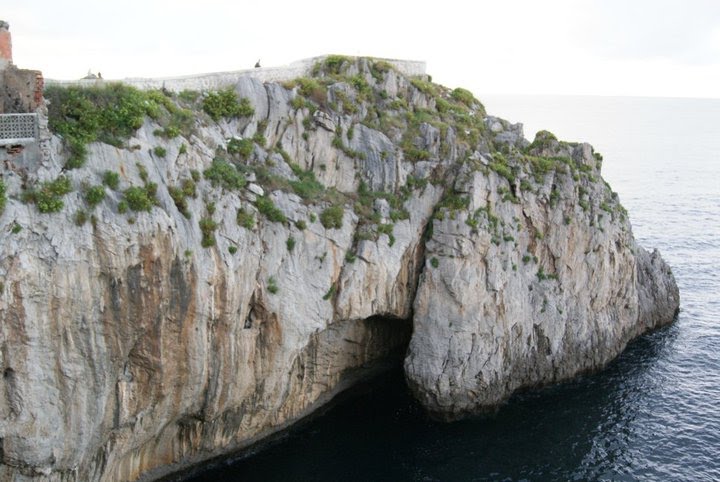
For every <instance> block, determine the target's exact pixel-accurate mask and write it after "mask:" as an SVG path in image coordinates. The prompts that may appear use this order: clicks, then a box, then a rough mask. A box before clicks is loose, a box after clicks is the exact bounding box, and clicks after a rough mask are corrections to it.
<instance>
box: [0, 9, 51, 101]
mask: <svg viewBox="0 0 720 482" xmlns="http://www.w3.org/2000/svg"><path fill="white" fill-rule="evenodd" d="M43 86H44V81H43V76H42V72H40V71H39V70H28V69H19V68H17V67H16V66H15V64H13V58H12V39H11V37H10V26H9V24H8V23H7V22H5V21H3V20H0V114H11V113H12V114H16V113H27V112H35V110H36V109H37V108H38V107H40V106H41V105H42V101H43Z"/></svg>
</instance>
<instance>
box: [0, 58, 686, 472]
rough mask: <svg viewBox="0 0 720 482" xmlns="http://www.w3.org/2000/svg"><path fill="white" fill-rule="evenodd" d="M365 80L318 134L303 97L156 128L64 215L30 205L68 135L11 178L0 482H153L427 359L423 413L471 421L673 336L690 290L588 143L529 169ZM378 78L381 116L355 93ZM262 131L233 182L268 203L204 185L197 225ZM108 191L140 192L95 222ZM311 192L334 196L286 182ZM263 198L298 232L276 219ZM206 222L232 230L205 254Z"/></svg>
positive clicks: (14, 160)
mask: <svg viewBox="0 0 720 482" xmlns="http://www.w3.org/2000/svg"><path fill="white" fill-rule="evenodd" d="M345 74H346V75H348V76H352V77H351V81H352V82H351V83H347V82H341V83H340V84H342V85H339V84H338V83H336V84H335V85H336V86H338V85H339V86H338V87H336V88H335V90H332V89H329V90H330V91H331V96H332V95H335V94H334V93H337V92H344V93H345V95H346V97H348V96H349V93H353V96H355V99H356V100H355V101H354V102H355V103H356V104H357V106H356V107H357V108H356V109H354V111H350V110H348V109H347V107H344V108H341V107H337V106H329V105H317V106H315V108H317V110H315V112H311V109H310V108H308V107H307V106H305V107H299V108H298V107H297V104H295V103H293V99H295V98H296V96H298V95H300V94H299V93H298V91H299V88H298V87H297V86H296V87H294V88H293V89H292V90H289V89H287V88H285V87H283V86H280V85H277V84H261V83H259V82H256V81H250V80H248V81H247V82H245V81H244V82H242V83H241V84H239V85H238V86H237V89H236V91H237V92H238V93H239V94H240V95H241V96H243V97H246V98H248V99H249V100H250V103H251V104H252V105H253V106H254V108H255V114H254V115H253V116H252V117H250V118H245V119H239V120H238V119H235V120H222V121H219V122H217V123H215V122H211V121H209V119H208V118H207V117H202V116H199V117H198V119H197V120H196V124H195V129H194V132H193V133H192V135H185V136H182V137H178V138H174V139H169V140H168V139H163V138H159V137H158V136H157V129H158V125H157V124H155V123H154V122H152V121H150V120H147V121H146V122H145V124H144V125H143V126H142V127H141V128H140V129H139V130H138V131H137V132H136V134H135V137H134V138H132V139H130V140H129V141H128V143H127V145H128V146H131V148H117V147H113V146H110V145H106V144H101V143H94V144H91V145H90V152H89V156H88V159H87V162H86V164H85V166H84V167H83V168H81V169H75V170H69V171H66V172H65V175H66V176H67V177H69V178H70V180H71V182H72V185H73V186H74V187H75V189H78V190H76V191H74V192H72V193H70V194H68V195H67V196H65V197H64V202H65V207H64V208H63V209H62V210H61V211H60V212H59V213H56V214H40V213H38V212H37V209H36V208H35V206H33V205H32V204H24V203H23V202H21V201H20V197H21V194H22V191H23V189H24V188H25V187H26V186H28V185H31V184H32V183H34V182H36V181H38V180H39V181H44V180H49V179H54V178H55V177H56V176H57V175H58V174H59V173H61V172H62V170H63V168H62V166H63V164H64V162H65V158H66V153H65V151H64V148H63V146H62V143H61V141H60V139H58V138H57V137H55V136H53V137H49V136H48V137H47V138H46V139H44V140H43V142H42V144H41V147H42V149H40V150H39V151H33V152H37V153H42V155H40V154H37V155H36V158H35V159H33V162H35V164H34V165H37V168H35V169H32V170H30V171H28V170H27V169H25V168H24V166H23V165H19V163H20V162H21V161H22V162H25V157H27V156H26V155H20V156H15V157H12V156H7V159H6V160H5V163H4V167H3V177H4V181H5V185H6V186H7V192H8V194H9V199H8V203H7V206H6V208H5V211H4V213H3V214H2V217H0V230H1V232H2V243H1V244H0V278H1V279H2V290H1V291H2V292H1V293H0V366H2V370H3V381H2V393H0V439H1V443H2V451H1V452H0V453H1V454H2V455H1V457H2V459H1V462H2V463H1V464H0V480H18V481H20V480H48V481H60V480H63V481H69V480H77V481H90V480H105V481H109V480H137V479H145V480H149V479H152V478H154V477H158V476H160V475H162V474H164V473H167V472H168V471H172V470H178V469H180V468H183V467H186V466H188V465H189V464H193V463H197V462H200V461H202V460H205V459H207V458H210V457H213V456H216V455H219V454H222V453H227V452H229V451H232V450H236V449H238V448H242V447H244V446H247V445H248V444H250V443H253V442H255V441H257V440H260V439H262V438H263V437H265V436H267V435H268V434H270V433H272V432H274V431H277V430H280V429H282V428H284V427H287V426H288V425H290V424H292V423H293V422H295V421H297V420H299V419H300V418H302V417H303V416H305V415H307V414H308V413H310V412H312V411H313V410H314V409H315V408H317V407H318V406H320V405H321V404H323V403H325V402H327V401H328V400H329V399H330V398H332V396H334V395H335V394H336V393H338V392H339V391H341V390H343V389H345V388H347V387H348V386H349V385H351V384H352V383H354V382H355V381H356V380H357V379H359V378H361V377H363V376H367V375H368V374H370V373H372V372H373V370H374V369H375V368H376V367H377V366H378V363H379V362H381V361H383V360H387V359H388V357H390V358H391V359H392V357H393V356H395V357H396V358H395V359H396V360H399V358H397V357H398V356H400V357H402V355H403V354H404V353H405V350H406V349H407V352H406V358H405V370H406V373H407V379H408V381H409V384H410V386H411V388H412V389H413V391H414V393H415V394H416V395H417V396H418V398H419V399H420V400H421V401H422V403H423V404H424V405H425V406H426V407H427V408H428V409H429V410H430V411H431V412H434V413H436V414H438V415H440V416H443V417H447V418H455V417H458V416H462V415H464V414H467V413H473V412H475V411H477V410H482V409H483V408H485V407H488V406H493V405H495V404H497V403H500V402H502V401H503V400H504V399H505V398H507V397H508V396H509V395H510V394H511V393H512V392H513V391H514V390H515V389H517V388H520V387H525V386H532V385H536V384H540V383H547V382H552V381H556V380H560V379H564V378H568V377H571V376H573V375H575V374H577V373H579V372H582V371H585V370H590V369H595V368H598V367H601V366H602V365H603V364H605V363H607V362H608V361H609V360H611V359H612V358H613V357H614V356H616V355H617V354H618V353H619V352H620V351H621V350H622V349H623V348H624V346H625V345H626V343H627V342H628V341H629V340H630V339H632V338H633V337H634V336H637V335H638V334H640V333H642V332H643V331H645V330H647V329H650V328H653V327H655V326H658V325H660V324H663V323H667V322H669V321H671V320H672V318H673V316H674V314H675V312H676V310H677V306H678V294H677V287H676V286H675V283H674V280H673V278H672V274H671V273H670V270H669V268H668V267H667V266H666V265H665V263H664V262H663V261H662V259H661V258H660V256H659V254H657V252H654V253H652V254H648V253H647V252H645V251H644V250H643V249H642V248H640V247H639V246H637V245H636V244H635V241H634V240H633V237H632V233H631V229H630V224H629V222H628V220H627V218H626V217H625V214H624V210H622V208H621V207H620V205H619V203H618V201H617V198H616V196H614V195H613V193H612V192H611V191H609V189H608V187H607V186H606V185H605V184H603V183H602V182H601V180H600V178H599V162H598V161H597V160H596V159H594V157H593V153H592V148H591V147H590V146H588V145H571V144H565V143H557V144H552V145H550V144H548V143H546V144H548V145H545V144H543V145H541V146H539V145H537V146H536V145H534V144H533V145H530V146H529V148H528V149H529V151H528V152H529V154H527V156H534V157H532V158H531V157H527V156H526V155H525V154H523V153H521V152H520V151H519V150H518V149H524V148H525V147H526V146H527V144H528V143H527V141H525V140H524V138H523V137H522V135H521V127H519V126H517V125H516V126H510V125H509V124H507V123H506V122H505V121H501V120H498V119H495V118H492V119H491V120H490V121H488V124H489V125H490V127H489V128H488V129H485V130H484V129H482V128H481V127H478V125H480V124H482V123H483V122H485V121H484V120H483V117H484V112H483V111H482V109H481V108H480V107H478V105H475V106H473V107H471V108H466V107H462V106H461V105H460V104H452V105H453V106H454V107H452V109H457V110H458V112H459V111H460V110H462V112H463V113H464V114H463V115H464V117H462V119H461V120H459V121H458V122H463V123H467V122H474V121H473V120H472V119H474V118H477V123H476V124H458V125H453V124H450V123H449V122H439V121H437V122H436V121H435V120H430V121H427V120H425V119H416V120H417V123H416V124H413V122H415V121H412V120H408V119H410V117H411V116H412V115H413V112H414V111H413V109H415V113H418V112H420V113H422V115H428V114H427V112H426V111H422V110H421V109H428V110H432V109H437V110H436V111H432V112H440V111H441V110H442V109H447V106H445V104H442V101H443V99H446V100H445V103H446V104H447V103H448V102H451V101H452V97H451V96H449V94H448V93H447V92H445V91H442V90H436V91H435V92H434V93H433V92H432V91H429V90H428V89H429V88H428V87H427V85H426V84H427V83H418V81H413V82H411V81H410V80H409V79H407V78H405V77H403V76H401V75H399V74H397V73H395V72H394V71H393V70H391V69H387V68H385V67H383V68H381V66H374V65H372V63H370V62H368V61H366V60H359V61H357V62H355V63H353V64H352V65H351V67H350V68H349V70H348V71H347V72H345ZM361 78H362V79H364V81H365V82H366V83H367V84H368V85H369V86H370V87H371V89H373V92H375V94H374V95H376V97H368V96H369V95H370V94H368V93H367V91H366V90H365V91H363V90H362V89H360V90H358V93H357V94H355V93H354V91H352V87H350V85H351V84H353V85H360V86H361V87H362V85H363V82H362V80H360V79H361ZM422 82H424V81H422ZM363 92H364V93H363ZM381 92H384V94H382V95H379V93H381ZM362 95H364V96H366V97H365V99H364V100H363V99H361V98H360V97H361V96H362ZM373 99H374V100H373ZM393 101H395V104H392V106H391V105H390V103H391V102H393ZM401 101H402V102H401ZM346 102H349V101H346ZM375 104H377V105H375ZM338 105H339V104H338ZM402 105H405V106H406V107H398V106H402ZM338 109H339V110H338ZM402 109H404V110H402ZM383 110H387V111H388V112H397V115H396V116H395V117H392V114H387V115H385V114H382V115H381V113H382V112H383ZM401 110H402V111H401ZM443 112H446V113H447V112H450V113H451V114H448V115H455V114H453V112H455V111H453V110H451V111H447V110H443ZM433 115H436V114H433ZM437 115H438V116H439V115H440V114H437ZM306 119H307V121H305V120H306ZM437 119H440V117H438V118H437ZM468 119H470V121H468ZM446 120H447V119H446ZM361 121H362V122H363V123H362V124H361V123H360V122H361ZM413 126H414V128H413ZM473 129H475V130H473ZM351 133H352V135H351ZM256 134H258V135H260V136H262V137H263V138H264V145H265V146H267V147H263V146H261V145H259V144H256V145H255V146H254V149H253V153H252V154H251V155H250V156H249V158H248V159H246V160H245V161H242V162H238V164H244V166H245V167H244V169H246V170H250V171H252V172H251V173H249V174H248V177H249V178H252V179H253V180H254V181H253V182H254V183H253V184H249V185H248V186H246V187H245V188H243V189H240V190H224V189H221V188H218V187H213V186H212V184H211V183H210V181H208V180H205V179H201V180H199V181H198V182H197V191H198V194H197V196H196V197H188V198H186V202H187V206H186V211H187V216H186V215H184V214H183V213H182V212H180V210H179V209H178V207H177V206H176V204H175V203H174V201H173V198H172V196H171V194H170V188H171V187H173V186H177V185H179V184H180V183H181V181H182V180H184V179H189V178H190V176H191V173H192V171H193V170H195V171H199V172H202V171H203V170H205V169H207V168H208V167H209V166H210V165H211V162H212V160H213V158H214V157H215V155H216V153H217V152H218V149H219V150H220V151H222V149H224V148H225V146H226V145H227V140H228V139H233V138H235V137H237V138H238V139H249V138H253V136H255V135H256ZM497 136H500V137H502V138H501V139H499V140H497V141H496V140H495V138H496V137H497ZM337 139H339V140H337ZM158 145H162V146H163V147H164V148H165V149H166V151H167V153H166V155H165V156H164V157H159V156H156V155H154V154H153V153H152V149H153V148H154V147H155V146H158ZM401 145H402V147H401ZM503 145H505V146H511V147H507V148H502V147H501V146H503ZM270 146H277V149H272V148H271V147H270ZM495 148H497V149H501V148H502V149H506V155H507V159H505V160H504V161H502V162H501V159H504V157H503V156H501V155H500V154H497V153H495V152H494V149H495ZM543 149H545V150H547V152H544V151H543ZM542 156H546V157H542ZM547 156H556V157H558V158H562V159H563V161H562V162H560V161H557V162H556V161H552V162H550V160H549V159H550V157H547ZM550 165H552V168H550V167H548V166H550ZM138 166H142V167H143V168H144V171H145V172H146V174H145V175H144V174H142V172H143V170H141V169H139V168H138ZM502 166H505V167H502ZM583 166H585V167H583ZM506 169H507V170H506ZM107 170H110V171H115V172H118V173H120V187H119V189H118V190H117V191H113V190H110V189H108V190H107V198H106V199H105V200H104V201H103V202H102V203H100V204H99V205H98V206H97V207H95V208H92V209H91V210H90V214H91V216H92V219H91V221H90V222H87V223H85V224H83V225H81V226H78V225H76V223H75V222H74V219H77V218H76V217H75V214H76V212H77V211H78V210H85V209H88V207H87V205H86V204H85V201H84V200H83V195H82V192H81V189H82V188H81V186H82V185H83V184H89V185H97V184H100V183H101V177H102V175H103V173H104V172H105V171H107ZM510 171H512V175H510V174H509V172H510ZM302 172H306V173H307V172H312V173H313V174H314V176H315V177H316V178H317V179H318V180H319V181H320V183H322V184H323V185H324V186H325V187H326V188H328V189H329V190H328V191H327V192H326V193H325V194H324V195H323V196H320V197H317V198H315V199H307V197H306V198H301V197H300V196H299V195H297V194H295V193H293V192H288V191H289V190H288V189H287V187H283V185H280V186H278V183H279V181H278V179H285V181H283V182H285V183H286V184H287V183H289V182H291V181H292V182H297V180H298V176H303V175H305V174H302ZM272 175H274V176H276V177H272ZM144 176H147V178H146V179H142V178H143V177H144ZM143 182H152V183H156V184H157V195H156V197H157V205H156V206H155V207H153V208H152V209H151V211H150V212H138V213H130V214H125V215H123V214H120V213H119V212H118V207H119V202H120V201H121V199H122V190H124V189H126V188H128V187H130V186H138V185H142V183H143ZM280 184H282V183H280ZM291 185H292V184H291ZM332 189H334V191H333V190H332ZM368 190H369V191H375V192H374V193H371V194H367V191H368ZM380 191H382V192H380ZM298 192H299V193H300V192H301V191H298ZM363 193H365V194H363ZM263 194H266V195H267V198H268V199H270V200H272V201H273V203H274V205H275V206H277V208H278V209H279V210H280V211H281V212H282V213H283V215H284V216H285V218H286V220H285V221H280V222H273V221H270V220H269V219H267V218H266V217H265V216H263V215H262V214H261V213H260V212H259V210H258V208H257V207H256V205H255V203H256V202H257V200H258V199H259V198H260V197H262V196H263ZM338 197H339V198H340V199H341V200H340V201H338V200H337V199H338ZM331 204H334V205H343V204H344V206H345V207H344V214H343V218H342V223H341V226H340V227H334V228H326V227H325V226H324V225H323V224H322V223H321V221H320V218H321V216H322V214H323V212H324V210H325V208H326V207H328V206H330V205H331ZM210 205H212V206H213V207H214V209H212V210H211V209H210V208H209V206H210ZM353 207H354V208H353ZM239 209H242V210H243V212H246V213H250V214H251V215H252V217H254V222H253V223H250V224H249V225H242V224H243V223H242V222H240V219H239V218H238V210H239ZM210 211H212V212H210ZM207 216H210V217H212V219H213V220H214V221H215V222H217V225H218V228H217V230H216V231H215V233H214V236H215V240H216V241H215V245H214V246H212V247H208V248H203V247H202V243H203V233H202V232H201V229H200V228H199V226H198V220H200V219H202V218H203V217H207ZM15 226H19V228H20V229H19V230H18V229H17V228H14V227H15ZM291 239H292V242H291V241H290V240H291ZM411 333H412V338H410V336H411ZM408 342H409V348H407V344H408Z"/></svg>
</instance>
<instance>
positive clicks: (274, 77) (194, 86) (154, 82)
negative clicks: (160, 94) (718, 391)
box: [45, 55, 426, 92]
mask: <svg viewBox="0 0 720 482" xmlns="http://www.w3.org/2000/svg"><path fill="white" fill-rule="evenodd" d="M326 57H327V56H326V55H323V56H319V57H312V58H309V59H303V60H299V61H297V62H293V63H291V64H289V65H284V66H280V67H262V68H256V69H246V70H236V71H232V72H213V73H208V74H198V75H187V76H179V77H158V78H126V79H112V80H111V79H80V80H54V79H45V83H46V84H47V85H82V86H92V85H97V84H102V83H104V82H122V83H123V84H127V85H132V86H134V87H137V88H139V89H161V88H165V89H167V90H170V91H174V92H180V91H183V90H217V89H222V88H224V87H229V86H233V85H235V84H236V83H237V81H238V80H239V79H240V78H242V77H252V78H254V79H257V80H259V81H261V82H283V81H286V80H292V79H295V78H297V77H303V76H308V75H310V73H311V71H312V68H313V66H314V65H315V64H316V63H317V62H320V61H322V60H323V59H325V58H326ZM378 60H382V61H385V62H388V63H389V64H391V65H392V66H393V67H395V68H396V69H397V70H398V71H399V72H400V73H402V74H404V75H408V76H417V75H425V68H426V65H425V62H423V61H415V60H397V59H378Z"/></svg>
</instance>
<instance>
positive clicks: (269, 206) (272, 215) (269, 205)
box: [255, 196, 287, 223]
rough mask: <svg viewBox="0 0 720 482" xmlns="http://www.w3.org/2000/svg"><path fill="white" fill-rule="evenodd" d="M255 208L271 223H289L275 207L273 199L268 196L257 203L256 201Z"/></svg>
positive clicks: (259, 199)
mask: <svg viewBox="0 0 720 482" xmlns="http://www.w3.org/2000/svg"><path fill="white" fill-rule="evenodd" d="M255 206H256V207H257V208H258V211H260V214H262V215H263V216H265V217H266V218H267V219H268V220H269V221H272V222H274V223H284V222H285V221H287V218H286V217H285V215H284V214H283V212H282V211H280V209H278V208H277V206H275V203H274V202H272V199H270V198H269V197H267V196H262V197H258V198H257V201H255Z"/></svg>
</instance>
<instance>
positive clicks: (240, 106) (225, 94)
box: [203, 89, 255, 121]
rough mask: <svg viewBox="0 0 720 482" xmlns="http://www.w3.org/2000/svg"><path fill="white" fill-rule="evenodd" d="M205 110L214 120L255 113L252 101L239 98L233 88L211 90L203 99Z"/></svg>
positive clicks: (247, 115)
mask: <svg viewBox="0 0 720 482" xmlns="http://www.w3.org/2000/svg"><path fill="white" fill-rule="evenodd" d="M203 110H204V111H205V112H207V114H208V115H209V116H210V117H211V118H212V119H213V120H214V121H218V120H220V119H221V118H223V117H224V118H232V117H249V116H251V115H253V114H254V113H255V109H253V107H252V105H250V101H249V100H247V99H246V98H244V97H243V98H242V99H238V96H237V94H236V93H235V91H234V90H232V89H225V90H219V91H216V92H209V93H208V94H207V96H206V97H205V99H204V100H203Z"/></svg>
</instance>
